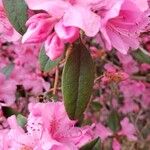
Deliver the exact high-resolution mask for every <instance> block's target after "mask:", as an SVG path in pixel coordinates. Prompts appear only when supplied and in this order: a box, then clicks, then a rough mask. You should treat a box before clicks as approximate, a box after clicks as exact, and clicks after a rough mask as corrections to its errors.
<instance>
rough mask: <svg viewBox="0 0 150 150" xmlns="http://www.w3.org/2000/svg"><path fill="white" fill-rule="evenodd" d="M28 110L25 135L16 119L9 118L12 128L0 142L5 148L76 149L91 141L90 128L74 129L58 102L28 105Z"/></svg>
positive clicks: (34, 149) (73, 122)
mask: <svg viewBox="0 0 150 150" xmlns="http://www.w3.org/2000/svg"><path fill="white" fill-rule="evenodd" d="M29 111H30V114H29V116H28V120H27V125H26V126H27V128H26V129H27V133H26V132H25V131H24V130H23V129H22V128H21V127H20V126H19V125H18V124H17V121H16V118H15V116H11V117H10V118H9V119H8V122H9V124H10V128H11V129H10V130H9V131H8V133H7V134H6V135H5V136H6V137H7V138H6V139H5V138H4V139H3V141H4V142H5V143H7V148H8V149H9V147H10V149H15V150H16V149H19V150H20V149H23V148H24V149H25V148H26V149H33V150H37V149H38V150H41V149H42V150H48V149H51V150H70V149H72V150H77V149H78V148H79V147H81V146H82V145H84V144H85V143H87V142H89V141H91V140H92V134H91V133H90V131H91V129H90V128H89V127H84V128H79V127H75V126H74V125H75V123H76V121H71V120H70V119H69V118H68V116H67V113H66V111H65V108H64V106H63V103H61V102H57V103H54V102H52V103H36V104H33V103H31V104H29ZM16 135H17V137H16ZM81 141H82V142H81ZM1 142H2V141H0V145H1ZM3 146H4V145H3ZM5 146H6V144H5Z"/></svg>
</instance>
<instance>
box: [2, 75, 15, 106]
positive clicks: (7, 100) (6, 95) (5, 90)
mask: <svg viewBox="0 0 150 150" xmlns="http://www.w3.org/2000/svg"><path fill="white" fill-rule="evenodd" d="M15 93H16V84H15V81H13V80H11V79H7V80H6V78H5V75H3V74H2V73H0V105H12V104H13V103H14V101H15V99H16V95H15Z"/></svg>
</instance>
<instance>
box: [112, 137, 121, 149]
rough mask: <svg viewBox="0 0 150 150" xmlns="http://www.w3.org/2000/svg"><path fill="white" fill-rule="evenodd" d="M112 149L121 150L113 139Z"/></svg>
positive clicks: (119, 145)
mask: <svg viewBox="0 0 150 150" xmlns="http://www.w3.org/2000/svg"><path fill="white" fill-rule="evenodd" d="M112 148H113V150H121V144H120V143H119V142H118V140H117V139H113V143H112Z"/></svg>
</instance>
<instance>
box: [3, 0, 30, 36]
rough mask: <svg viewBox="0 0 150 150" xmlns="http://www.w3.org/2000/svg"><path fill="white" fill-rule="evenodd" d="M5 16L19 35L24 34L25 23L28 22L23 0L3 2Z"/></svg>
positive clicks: (6, 0)
mask: <svg viewBox="0 0 150 150" xmlns="http://www.w3.org/2000/svg"><path fill="white" fill-rule="evenodd" d="M3 5H4V8H5V10H6V15H7V17H8V19H9V21H10V23H11V24H12V25H13V27H14V28H15V29H16V31H18V32H19V33H20V34H22V35H23V34H24V33H25V32H26V27H25V23H26V21H27V20H28V15H27V9H28V8H27V5H26V3H25V1H24V0H3Z"/></svg>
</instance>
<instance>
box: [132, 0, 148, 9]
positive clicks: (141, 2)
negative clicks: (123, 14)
mask: <svg viewBox="0 0 150 150" xmlns="http://www.w3.org/2000/svg"><path fill="white" fill-rule="evenodd" d="M132 1H133V2H134V3H135V4H136V5H137V6H138V7H139V9H140V10H141V11H146V10H147V9H148V8H149V6H148V0H132Z"/></svg>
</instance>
